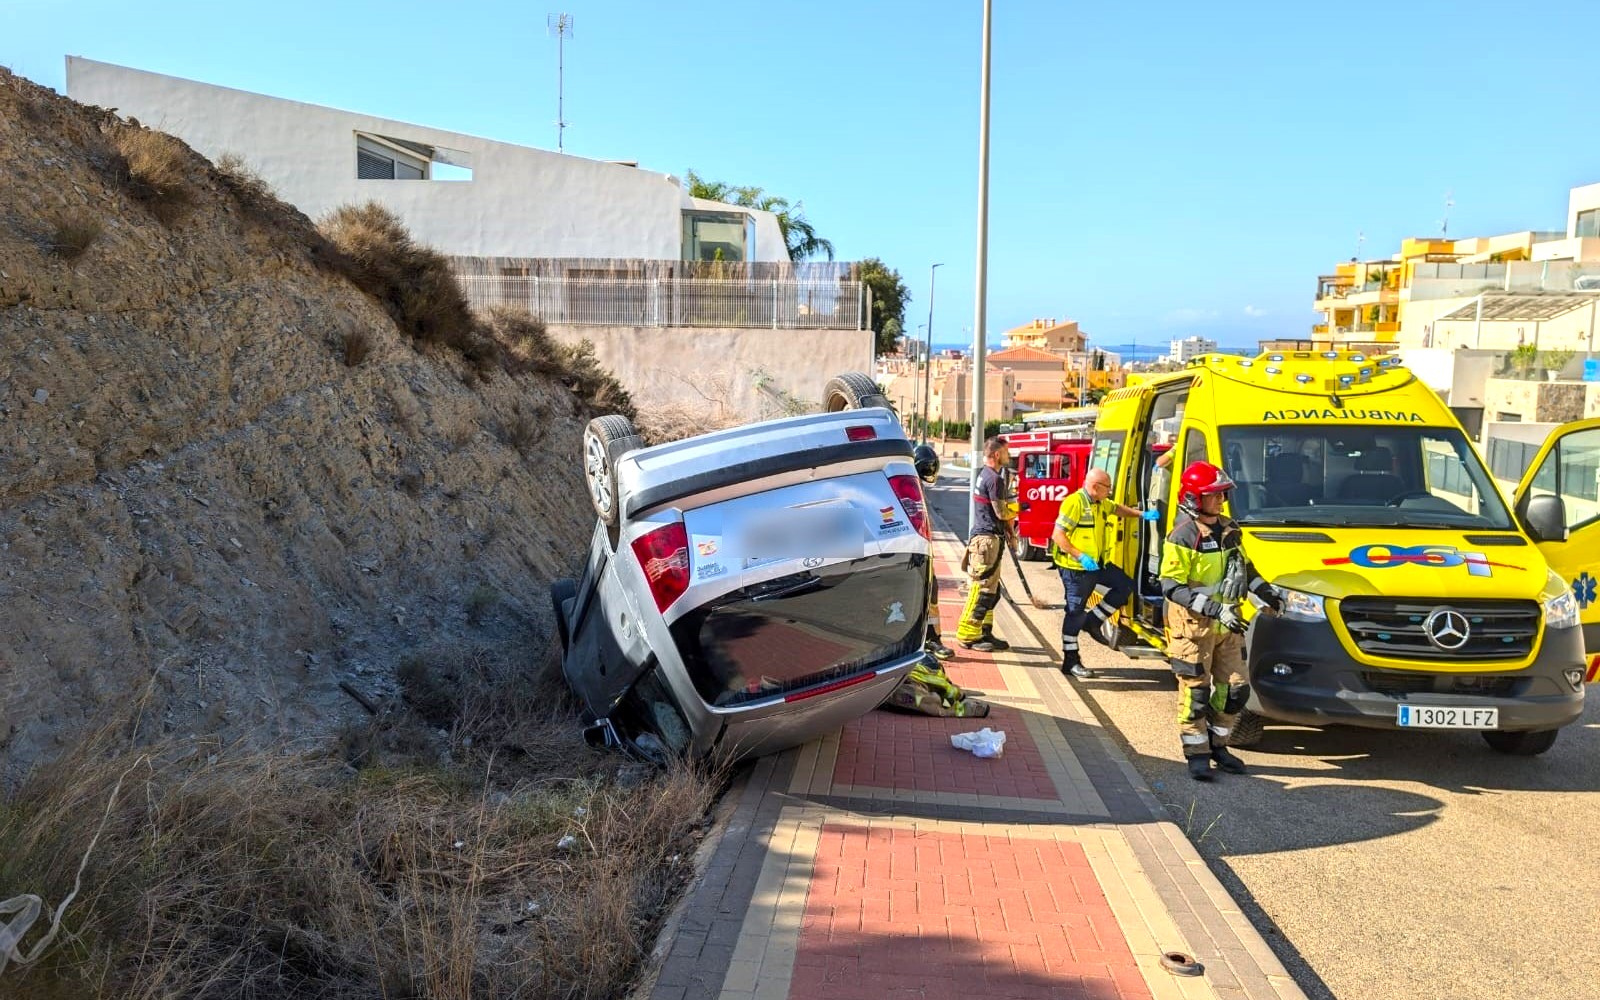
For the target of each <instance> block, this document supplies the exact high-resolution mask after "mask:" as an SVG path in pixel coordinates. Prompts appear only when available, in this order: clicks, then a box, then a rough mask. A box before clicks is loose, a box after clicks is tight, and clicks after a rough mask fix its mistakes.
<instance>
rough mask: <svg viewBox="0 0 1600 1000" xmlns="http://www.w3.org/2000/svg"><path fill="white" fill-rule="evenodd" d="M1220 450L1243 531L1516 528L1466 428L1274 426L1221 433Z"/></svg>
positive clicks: (1234, 506)
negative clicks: (1345, 527)
mask: <svg viewBox="0 0 1600 1000" xmlns="http://www.w3.org/2000/svg"><path fill="white" fill-rule="evenodd" d="M1221 442H1222V465H1223V468H1225V469H1227V471H1228V475H1229V476H1231V477H1232V478H1233V481H1234V482H1235V483H1237V484H1238V485H1237V487H1236V488H1235V489H1234V491H1233V499H1232V505H1233V516H1234V518H1235V519H1237V520H1238V521H1239V522H1240V523H1241V524H1255V525H1274V524H1276V525H1286V524H1307V525H1311V524H1315V525H1321V526H1327V527H1338V526H1341V525H1361V526H1384V527H1397V528H1399V527H1404V528H1451V529H1457V530H1460V529H1471V530H1479V531H1482V530H1488V531H1509V530H1511V529H1512V527H1513V523H1512V520H1511V515H1510V513H1509V512H1508V511H1507V510H1506V505H1505V502H1504V501H1503V500H1502V499H1501V496H1500V491H1499V490H1498V489H1497V488H1496V487H1495V485H1494V483H1493V481H1492V480H1491V479H1490V478H1489V474H1488V472H1487V471H1485V469H1484V467H1483V463H1482V461H1481V460H1479V458H1478V455H1477V453H1476V452H1475V451H1473V450H1472V446H1471V445H1469V444H1468V443H1467V440H1466V438H1465V436H1463V435H1462V433H1461V431H1460V430H1459V429H1458V428H1454V427H1395V426H1387V425H1349V424H1344V425H1341V424H1284V425H1277V424H1267V425H1261V426H1234V427H1223V428H1222V429H1221Z"/></svg>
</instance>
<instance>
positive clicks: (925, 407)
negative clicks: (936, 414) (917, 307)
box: [922, 264, 944, 444]
mask: <svg viewBox="0 0 1600 1000" xmlns="http://www.w3.org/2000/svg"><path fill="white" fill-rule="evenodd" d="M941 267H944V265H943V264H935V265H933V266H932V267H930V268H928V341H927V344H926V345H925V347H924V348H923V351H922V363H923V365H924V368H923V372H922V443H923V444H927V443H928V424H929V423H931V422H932V420H931V417H932V416H933V412H932V410H931V409H930V408H931V407H932V406H933V279H934V275H935V272H937V271H938V270H939V268H941Z"/></svg>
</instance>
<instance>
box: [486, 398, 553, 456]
mask: <svg viewBox="0 0 1600 1000" xmlns="http://www.w3.org/2000/svg"><path fill="white" fill-rule="evenodd" d="M546 419H547V415H546V413H545V411H544V408H543V407H542V406H537V405H536V406H534V407H533V408H532V409H531V410H527V409H523V404H522V403H521V402H520V401H519V402H517V403H516V408H515V410H514V411H513V412H512V414H511V417H510V419H508V420H505V421H503V422H502V423H501V424H500V431H499V435H498V436H499V438H500V443H501V444H503V445H505V446H506V447H508V448H511V449H513V450H515V451H516V452H518V453H519V454H522V455H526V454H528V453H529V452H530V451H532V450H533V448H534V446H535V445H537V444H538V443H539V442H540V441H543V440H544V435H545V427H544V420H546Z"/></svg>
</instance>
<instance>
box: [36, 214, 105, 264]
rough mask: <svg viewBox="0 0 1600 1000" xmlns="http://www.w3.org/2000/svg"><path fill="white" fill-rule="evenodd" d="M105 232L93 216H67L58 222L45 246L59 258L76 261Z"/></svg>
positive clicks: (46, 239)
mask: <svg viewBox="0 0 1600 1000" xmlns="http://www.w3.org/2000/svg"><path fill="white" fill-rule="evenodd" d="M103 231H104V227H103V226H101V225H100V221H99V220H98V219H95V218H94V217H93V216H90V215H87V214H84V213H81V212H80V213H75V214H72V215H67V216H64V217H63V218H61V219H58V220H56V223H55V227H54V228H53V229H52V230H51V232H50V234H49V235H48V236H47V237H46V238H45V246H46V249H48V250H49V251H50V252H51V253H53V254H55V255H56V256H57V257H61V258H62V259H64V260H69V261H76V260H77V259H78V258H79V257H82V256H83V254H84V251H86V250H88V249H89V247H90V246H92V245H93V244H94V241H95V240H97V239H99V238H100V234H101V233H102V232H103Z"/></svg>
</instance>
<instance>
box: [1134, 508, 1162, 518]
mask: <svg viewBox="0 0 1600 1000" xmlns="http://www.w3.org/2000/svg"><path fill="white" fill-rule="evenodd" d="M1160 517H1161V512H1160V511H1159V510H1156V509H1155V508H1154V507H1151V508H1150V509H1149V510H1147V511H1145V512H1144V513H1143V514H1140V515H1139V519H1140V520H1143V521H1155V520H1159V519H1160Z"/></svg>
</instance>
